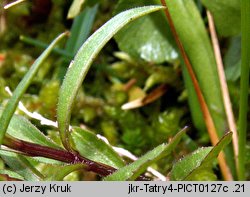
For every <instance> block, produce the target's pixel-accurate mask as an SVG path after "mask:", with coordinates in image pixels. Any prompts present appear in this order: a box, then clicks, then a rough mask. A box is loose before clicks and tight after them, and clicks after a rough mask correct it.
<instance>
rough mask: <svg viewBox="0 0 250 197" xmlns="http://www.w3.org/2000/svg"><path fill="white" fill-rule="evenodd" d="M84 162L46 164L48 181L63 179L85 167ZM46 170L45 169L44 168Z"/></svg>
mask: <svg viewBox="0 0 250 197" xmlns="http://www.w3.org/2000/svg"><path fill="white" fill-rule="evenodd" d="M85 167H86V166H85V165H84V164H71V165H46V170H45V172H44V174H45V175H46V178H45V180H46V181H63V179H64V177H65V176H67V175H68V174H70V173H71V172H74V171H76V170H80V169H84V168H85ZM43 171H44V170H43Z"/></svg>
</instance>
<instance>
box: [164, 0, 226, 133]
mask: <svg viewBox="0 0 250 197" xmlns="http://www.w3.org/2000/svg"><path fill="white" fill-rule="evenodd" d="M166 3H167V6H168V8H169V12H170V14H171V17H172V19H173V22H174V25H175V28H176V31H177V33H178V36H179V38H180V40H181V42H182V44H183V46H184V48H185V51H186V53H187V55H188V57H189V60H190V62H191V65H192V68H193V70H194V72H195V75H196V77H197V80H198V82H199V85H200V88H201V91H202V93H203V95H204V98H205V101H206V103H207V105H208V108H209V111H210V113H211V116H212V118H213V121H214V124H215V127H216V130H217V132H218V135H219V136H220V137H222V136H223V131H224V130H225V129H226V124H227V123H226V121H225V120H226V116H225V111H224V107H223V106H224V105H223V100H222V95H221V89H220V83H219V77H218V73H217V67H216V61H215V57H214V53H213V50H212V46H211V42H210V40H209V36H208V34H207V31H206V28H205V25H204V23H203V20H202V18H201V16H200V13H199V11H198V9H197V7H196V5H195V4H194V2H193V1H192V0H189V1H186V0H175V1H171V0H166ZM183 67H184V66H183ZM183 70H184V72H183V74H184V75H186V76H184V79H185V83H186V87H187V89H188V94H189V103H191V102H192V104H191V106H192V108H200V106H199V105H197V102H196V101H197V98H195V97H194V96H195V95H194V94H190V93H192V92H193V91H194V90H193V89H194V88H193V84H192V83H188V82H187V81H188V80H189V81H190V76H189V75H188V73H187V72H185V70H186V68H185V67H184V68H183ZM192 108H191V111H192V117H193V120H194V121H196V119H199V117H202V114H195V112H198V113H200V110H199V109H192ZM199 120H200V119H199Z"/></svg>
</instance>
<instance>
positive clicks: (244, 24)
mask: <svg viewBox="0 0 250 197" xmlns="http://www.w3.org/2000/svg"><path fill="white" fill-rule="evenodd" d="M241 37H242V38H241V76H240V110H239V156H238V163H239V168H238V179H239V180H245V176H246V175H245V174H246V173H245V172H246V166H245V163H246V133H247V111H248V89H249V67H250V0H241Z"/></svg>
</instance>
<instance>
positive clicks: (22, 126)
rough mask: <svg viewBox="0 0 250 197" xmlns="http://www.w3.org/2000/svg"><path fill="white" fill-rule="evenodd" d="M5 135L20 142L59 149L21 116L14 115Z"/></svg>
mask: <svg viewBox="0 0 250 197" xmlns="http://www.w3.org/2000/svg"><path fill="white" fill-rule="evenodd" d="M7 133H8V134H9V135H11V136H13V137H15V138H17V139H20V140H24V141H27V142H31V143H36V144H39V145H43V146H49V147H52V148H56V149H60V146H59V145H57V144H55V143H54V142H53V141H52V140H50V139H49V138H48V137H46V136H45V135H44V134H43V133H42V132H41V131H39V130H38V129H37V128H36V127H35V126H34V125H33V124H32V123H31V122H30V121H28V120H27V119H25V118H24V117H22V116H18V115H14V116H13V117H12V119H11V121H10V124H9V127H8V129H7Z"/></svg>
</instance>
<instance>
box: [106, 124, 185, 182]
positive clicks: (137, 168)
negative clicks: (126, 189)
mask: <svg viewBox="0 0 250 197" xmlns="http://www.w3.org/2000/svg"><path fill="white" fill-rule="evenodd" d="M185 132H186V128H184V129H183V130H181V131H180V132H179V133H177V134H176V136H175V137H174V138H173V139H172V140H171V142H170V143H169V144H161V145H159V146H157V147H156V148H154V149H153V150H151V151H149V152H148V153H146V154H145V155H143V156H142V157H140V158H139V159H138V160H136V161H134V162H133V163H131V164H129V165H127V166H125V167H123V168H120V169H118V170H117V171H116V172H114V173H113V174H111V175H110V176H108V177H106V178H104V180H105V181H127V180H135V179H136V178H137V177H139V176H140V174H142V173H143V172H144V171H145V170H146V169H147V167H148V166H150V165H151V164H152V163H155V162H156V161H158V160H159V159H161V158H163V157H166V156H167V155H169V154H170V153H171V152H172V151H173V150H174V149H175V147H176V145H177V144H178V143H179V141H180V139H181V138H182V137H183V136H184V134H185Z"/></svg>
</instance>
